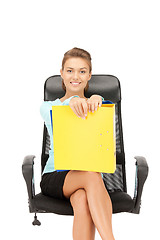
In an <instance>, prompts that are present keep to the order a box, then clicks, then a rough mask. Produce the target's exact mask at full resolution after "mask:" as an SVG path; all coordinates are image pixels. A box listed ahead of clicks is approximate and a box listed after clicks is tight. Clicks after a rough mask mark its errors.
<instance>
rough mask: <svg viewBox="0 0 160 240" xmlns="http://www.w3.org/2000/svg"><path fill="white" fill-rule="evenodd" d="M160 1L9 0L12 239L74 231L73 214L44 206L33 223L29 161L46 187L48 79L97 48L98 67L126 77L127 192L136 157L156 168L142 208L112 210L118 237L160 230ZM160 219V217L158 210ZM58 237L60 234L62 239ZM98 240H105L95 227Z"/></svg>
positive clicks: (5, 218)
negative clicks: (30, 158) (76, 50)
mask: <svg viewBox="0 0 160 240" xmlns="http://www.w3.org/2000/svg"><path fill="white" fill-rule="evenodd" d="M159 12H160V9H159V6H158V1H155V0H152V1H147V0H145V1H143V0H139V1H137V0H136V1H135V0H134V1H127V0H126V1H125V0H121V1H115V0H113V1H106V0H105V1H103V0H99V1H86V0H81V1H72V0H68V1H62V0H59V1H53V0H52V1H48V0H46V1H41V0H39V1H34V0H32V1H18V0H15V1H9V0H8V1H7V0H6V1H1V3H0V34H1V37H0V41H1V43H0V81H1V82H0V84H1V91H0V98H1V99H0V104H1V118H0V120H1V124H0V127H1V129H0V134H1V174H0V184H1V187H0V190H1V198H0V201H1V220H2V223H1V234H2V236H3V239H8V238H9V236H10V237H16V238H17V239H21V238H23V239H33V238H34V237H35V238H36V239H39V240H41V239H44V238H45V237H46V239H47V238H49V239H67V240H68V239H72V223H73V217H72V216H60V215H56V214H39V215H38V218H39V220H40V221H41V223H42V225H41V227H34V226H32V224H31V222H32V220H33V214H30V213H29V210H28V204H27V198H28V196H27V190H26V185H25V182H24V179H23V177H22V172H21V165H22V162H23V159H24V157H25V156H26V155H29V154H33V155H35V156H36V159H35V183H36V193H39V191H40V187H39V182H40V156H41V149H42V134H43V120H42V119H41V116H40V113H39V107H40V104H41V102H42V101H43V87H44V82H45V80H46V79H47V78H48V77H49V76H51V75H54V74H59V71H60V68H61V61H62V58H63V54H64V53H65V52H66V51H67V50H69V49H71V48H73V47H80V48H84V49H86V50H87V51H89V52H90V53H91V56H92V63H93V74H113V75H115V76H117V77H118V78H119V80H120V82H121V90H122V121H123V133H124V146H125V153H126V171H127V186H128V194H130V195H131V197H133V193H134V177H135V159H134V156H136V155H140V156H144V157H146V159H147V162H148V165H149V176H148V179H147V181H146V184H145V186H144V191H143V196H142V208H141V213H140V214H139V215H134V214H129V213H121V214H115V215H113V231H114V235H115V239H116V240H128V239H130V240H133V239H146V240H149V239H151V238H153V235H154V236H155V238H156V239H158V238H159V229H158V228H159V223H158V221H157V219H159V214H160V209H159V200H158V199H159V173H160V164H159V135H160V128H159V122H160V114H159V79H160V72H159V60H160V36H159V29H160V26H159V22H160V15H159ZM157 217H158V218H157ZM54 236H56V237H55V238H54ZM96 239H97V240H98V239H101V238H100V236H99V234H98V232H96Z"/></svg>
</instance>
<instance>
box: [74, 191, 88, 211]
mask: <svg viewBox="0 0 160 240" xmlns="http://www.w3.org/2000/svg"><path fill="white" fill-rule="evenodd" d="M70 202H71V205H72V207H73V210H74V211H76V212H79V213H80V212H81V213H84V211H86V212H89V208H88V201H87V195H86V191H85V190H84V189H82V188H80V189H78V190H77V191H75V192H74V193H72V195H71V196H70Z"/></svg>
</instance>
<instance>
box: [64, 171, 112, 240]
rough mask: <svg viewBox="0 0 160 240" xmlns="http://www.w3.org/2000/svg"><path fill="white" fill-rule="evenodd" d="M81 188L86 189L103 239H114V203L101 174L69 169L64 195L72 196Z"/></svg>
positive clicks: (95, 222) (93, 216)
mask: <svg viewBox="0 0 160 240" xmlns="http://www.w3.org/2000/svg"><path fill="white" fill-rule="evenodd" d="M80 188H83V189H85V191H86V195H87V200H88V206H89V210H90V213H91V217H92V219H93V222H94V224H95V226H96V228H97V230H98V232H99V234H100V236H101V238H102V240H114V236H113V232H112V203H111V200H110V197H109V195H108V192H107V190H106V188H105V185H104V182H103V180H102V177H101V174H100V173H97V172H87V171H73V170H72V171H69V173H68V174H67V175H66V178H65V181H64V185H63V193H64V196H65V197H66V198H70V196H71V194H73V193H74V192H75V191H76V190H78V189H80Z"/></svg>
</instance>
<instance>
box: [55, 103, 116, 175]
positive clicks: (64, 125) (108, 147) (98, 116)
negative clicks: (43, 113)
mask: <svg viewBox="0 0 160 240" xmlns="http://www.w3.org/2000/svg"><path fill="white" fill-rule="evenodd" d="M52 127H53V128H52V129H53V149H54V168H55V169H56V170H62V169H63V170H81V171H93V172H103V173H114V172H115V169H116V143H115V105H114V104H102V105H101V107H98V109H97V111H94V112H93V113H92V112H88V113H87V117H86V119H82V118H79V117H77V115H76V114H75V113H74V112H73V110H72V109H71V107H70V106H52Z"/></svg>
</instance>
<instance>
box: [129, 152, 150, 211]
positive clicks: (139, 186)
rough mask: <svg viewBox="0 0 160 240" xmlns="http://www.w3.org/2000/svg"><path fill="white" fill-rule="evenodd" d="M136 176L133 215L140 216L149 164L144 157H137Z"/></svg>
mask: <svg viewBox="0 0 160 240" xmlns="http://www.w3.org/2000/svg"><path fill="white" fill-rule="evenodd" d="M135 159H136V163H135V164H136V176H135V190H134V198H133V200H134V202H135V205H134V208H133V210H132V213H136V214H138V213H139V212H140V207H141V196H142V190H143V186H144V183H145V181H146V179H147V176H148V170H149V168H148V164H147V161H146V159H145V158H144V157H142V156H136V157H135Z"/></svg>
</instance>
